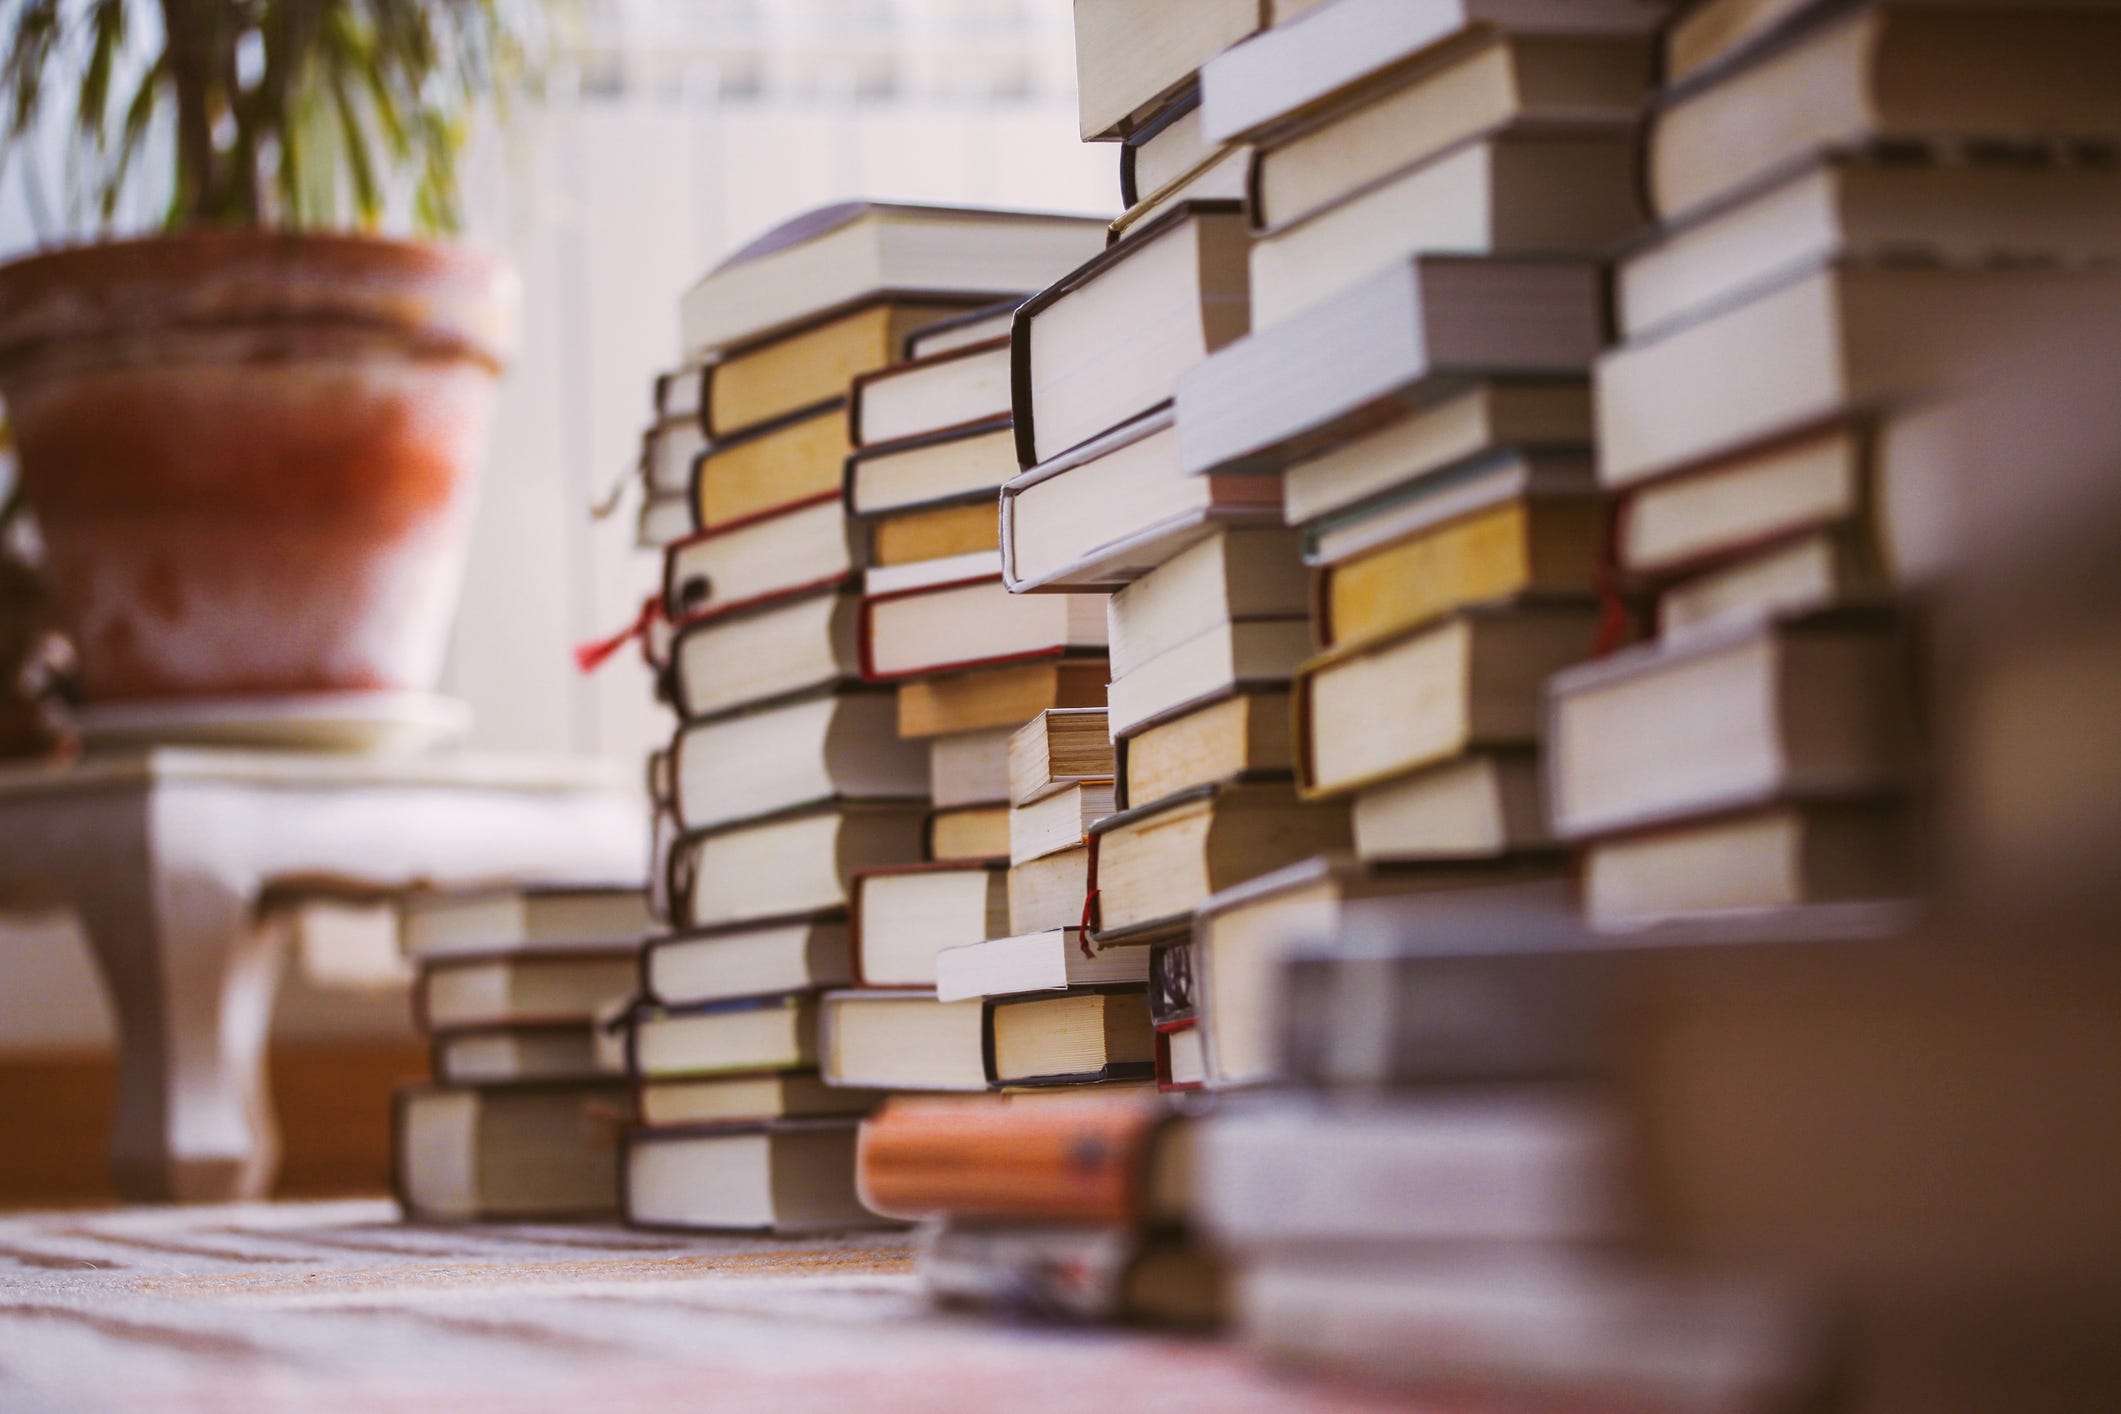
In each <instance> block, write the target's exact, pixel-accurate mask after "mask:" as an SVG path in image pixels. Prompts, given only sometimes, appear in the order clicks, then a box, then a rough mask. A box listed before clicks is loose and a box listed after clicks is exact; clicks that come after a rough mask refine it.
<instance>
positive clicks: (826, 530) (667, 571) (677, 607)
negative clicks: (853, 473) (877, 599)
mask: <svg viewBox="0 0 2121 1414" xmlns="http://www.w3.org/2000/svg"><path fill="white" fill-rule="evenodd" d="M860 563H861V535H860V529H859V527H857V526H855V525H854V524H853V523H851V522H850V521H849V520H848V519H847V516H846V514H845V512H843V511H842V510H841V509H840V498H839V496H838V494H837V493H833V494H830V495H827V496H824V497H821V498H819V499H818V500H816V501H813V502H811V503H810V504H808V505H802V506H796V507H794V508H792V509H789V510H786V511H781V512H778V513H776V514H774V515H769V516H764V517H761V518H760V519H758V520H752V521H745V522H743V523H741V524H738V525H731V526H725V527H723V528H722V529H720V530H710V531H706V532H702V533H697V534H693V535H688V536H685V537H684V538H682V539H679V540H674V541H672V542H670V544H669V546H668V547H667V548H666V549H665V551H664V555H663V616H664V617H665V618H667V619H669V620H670V621H671V622H672V623H678V622H681V621H683V620H685V619H688V618H691V617H693V616H695V615H698V614H703V613H707V612H710V611H714V610H721V609H734V608H737V607H739V606H742V605H751V604H757V603H759V602H761V601H763V600H766V599H770V598H773V597H776V596H779V595H785V594H789V593H792V592H794V591H796V590H800V589H817V588H820V587H822V586H825V585H830V584H840V583H844V582H845V581H846V580H847V579H848V578H849V577H851V576H852V575H853V573H854V571H855V569H856V568H857V567H858V566H859V565H860Z"/></svg>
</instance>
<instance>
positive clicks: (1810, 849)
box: [1552, 0, 2121, 927]
mask: <svg viewBox="0 0 2121 1414" xmlns="http://www.w3.org/2000/svg"><path fill="white" fill-rule="evenodd" d="M1742 8H1745V7H1740V6H1737V5H1735V4H1734V3H1731V0H1724V3H1720V4H1708V5H1703V6H1701V7H1699V8H1698V9H1696V10H1695V11H1692V12H1690V13H1689V14H1688V15H1687V17H1686V18H1685V20H1684V21H1682V22H1681V23H1680V24H1679V25H1678V26H1677V27H1676V28H1675V29H1674V31H1673V32H1672V36H1671V40H1670V44H1669V46H1668V54H1667V74H1668V78H1669V87H1668V88H1667V90H1666V92H1665V94H1664V95H1663V98H1662V100H1661V102H1660V104H1659V107H1658V111H1657V114H1656V117H1655V119H1654V120H1653V121H1652V123H1651V124H1650V127H1649V132H1648V138H1647V143H1646V149H1645V150H1646V157H1645V162H1646V165H1647V168H1648V188H1647V189H1648V191H1649V193H1650V197H1651V200H1652V202H1653V203H1654V205H1655V208H1656V215H1657V217H1658V218H1659V220H1660V222H1661V225H1660V227H1659V229H1658V231H1657V233H1656V235H1655V237H1654V238H1653V239H1652V240H1650V241H1648V242H1647V243H1645V244H1643V245H1641V246H1639V247H1638V248H1637V249H1635V250H1634V251H1633V252H1631V253H1630V254H1629V256H1628V257H1627V258H1626V260H1624V261H1623V262H1622V264H1621V266H1620V269H1619V272H1618V289H1619V310H1618V315H1619V325H1620V328H1621V331H1622V334H1623V336H1624V338H1625V340H1626V342H1625V343H1624V345H1623V346H1622V347H1620V348H1618V349H1616V350H1615V351H1614V352H1612V353H1611V354H1609V355H1607V356H1606V357H1605V358H1604V359H1603V360H1601V362H1600V364H1599V368H1598V374H1597V401H1598V409H1597V411H1598V427H1599V459H1598V460H1599V472H1600V476H1601V479H1602V481H1603V483H1604V484H1605V486H1606V487H1607V488H1609V489H1610V490H1612V491H1614V492H1616V493H1618V494H1619V495H1620V496H1622V497H1623V498H1624V500H1623V503H1622V508H1621V515H1620V524H1621V527H1622V533H1621V535H1620V537H1619V539H1618V559H1619V563H1620V567H1621V569H1622V570H1623V571H1625V572H1626V573H1628V574H1630V575H1632V576H1635V577H1638V578H1640V579H1643V580H1647V581H1649V582H1651V583H1653V584H1654V585H1655V586H1656V587H1657V589H1658V591H1659V592H1658V597H1657V618H1658V630H1659V632H1658V636H1657V641H1656V642H1655V643H1654V644H1650V645H1645V646H1642V647H1639V648H1636V649H1633V650H1631V651H1629V652H1627V653H1625V654H1619V655H1615V656H1614V657H1613V658H1611V659H1608V660H1607V661H1605V662H1603V663H1600V664H1597V665H1595V666H1592V667H1587V668H1584V669H1582V670H1580V671H1578V672H1574V673H1571V674H1568V675H1566V676H1564V677H1563V678H1561V679H1560V680H1558V681H1557V682H1556V683H1555V684H1554V689H1553V696H1554V710H1553V730H1554V762H1553V765H1554V775H1553V797H1552V807H1553V824H1554V827H1555V830H1556V832H1557V834H1558V835H1559V836H1561V837H1562V838H1564V839H1567V840H1569V841H1570V842H1572V843H1576V844H1579V845H1582V846H1584V848H1585V866H1584V877H1585V891H1586V908H1587V909H1588V912H1589V914H1590V916H1591V918H1592V919H1593V920H1594V921H1595V922H1597V923H1598V924H1600V925H1602V926H1611V927H1625V926H1644V925H1651V924H1655V923H1658V922H1661V921H1665V920H1670V919H1682V918H1687V917H1690V916H1696V915H1701V914H1712V913H1717V912H1725V911H1730V910H1738V909H1763V908H1779V907H1792V906H1798V905H1807V904H1831V903H1844V902H1850V901H1858V900H1867V899H1880V898H1897V897H1903V896H1905V895H1908V894H1910V893H1911V892H1914V891H1915V890H1916V889H1917V888H1918V887H1919V873H1920V871H1919V858H1918V855H1919V849H1918V844H1919V834H1920V831H1919V830H1918V829H1917V827H1916V823H1915V821H1914V820H1913V819H1912V818H1911V816H1912V813H1913V811H1912V807H1911V805H1910V798H1911V796H1912V794H1913V792H1914V788H1915V787H1916V786H1917V785H1918V783H1919V782H1920V780H1921V778H1922V776H1923V775H1924V771H1923V768H1922V763H1923V757H1924V752H1923V750H1922V747H1921V744H1920V736H1921V732H1920V725H1921V713H1920V712H1919V711H1918V710H1917V703H1916V702H1915V700H1914V699H1915V676H1916V666H1917V664H1918V662H1919V661H1920V654H1919V652H1918V649H1919V640H1920V637H1921V634H1920V630H1921V627H1922V626H1921V624H1920V623H1919V622H1918V621H1916V620H1915V618H1914V617H1913V616H1912V615H1911V614H1910V613H1909V612H1908V611H1907V610H1906V609H1905V608H1904V607H1903V605H1902V603H1901V598H1900V593H1899V591H1900V590H1902V589H1903V588H1905V587H1906V586H1907V585H1908V584H1909V582H1910V581H1911V580H1920V579H1921V578H1922V577H1923V575H1924V572H1925V566H1926V564H1927V563H1928V562H1929V561H1931V560H1933V559H1934V558H1935V556H1934V555H1933V554H1930V553H1928V552H1926V551H1925V549H1924V548H1923V536H1924V527H1925V521H1926V520H1927V519H1929V518H1933V517H1934V516H1935V515H1936V504H1937V502H1938V500H1939V499H1940V497H1941V496H1942V495H1944V494H1946V493H1947V491H1948V488H1943V487H1939V486H1937V485H1936V484H1935V483H1934V480H1933V479H1932V478H1931V477H1929V476H1927V475H1926V474H1925V467H1924V465H1923V463H1924V461H1925V460H1929V459H1930V458H1927V457H1926V456H1925V454H1924V453H1923V452H1922V450H1921V449H1920V448H1919V447H1916V446H1913V445H1911V444H1910V442H1909V440H1908V439H1907V438H1906V437H1905V436H1904V435H1903V434H1904V432H1905V430H1906V423H1907V418H1908V412H1907V410H1908V409H1910V408H1911V407H1912V406H1915V405H1919V403H1920V402H1921V400H1922V399H1923V398H1925V397H1926V396H1931V395H1936V394H1940V393H1943V392H1946V391H1948V390H1950V389H1951V388H1953V387H1954V386H1956V385H1957V384H1959V383H1962V382H1964V381H1965V380H1966V379H1968V378H1970V377H1973V376H1976V375H1977V374H1978V373H1979V372H1980V371H1981V368H1982V365H1983V363H1984V362H1985V361H1988V360H1992V359H1993V358H1994V357H1995V356H1996V344H1997V339H1998V338H1999V336H2000V335H2002V334H2003V333H2004V332H2006V331H2009V330H2014V329H2018V328H2023V327H2025V326H2027V325H2033V326H2037V325H2039V324H2041V323H2043V322H2052V321H2054V320H2055V319H2056V318H2057V317H2058V316H2059V315H2061V314H2063V313H2064V312H2066V311H2068V310H2069V309H2071V308H2072V307H2073V306H2075V305H2076V304H2077V303H2079V302H2080V301H2081V299H2082V298H2083V295H2084V292H2085V291H2086V290H2087V289H2089V288H2092V287H2094V286H2095V285H2096V284H2097V283H2099V282H2102V281H2110V279H2111V277H2110V276H2102V275H2100V274H2099V273H2097V272H2096V271H2093V272H2091V273H2089V274H2088V273H2087V271H2086V270H2085V268H2084V264H2085V262H2086V260H2087V259H2088V258H2095V257H2102V256H2103V257H2104V258H2106V259H2107V260H2111V259H2112V258H2113V257H2114V256H2116V255H2121V228H2117V227H2116V225H2115V223H2114V220H2113V213H2114V212H2115V211H2116V210H2117V209H2121V207H2117V201H2121V178H2117V176H2116V174H2115V172H2114V170H2113V167H2112V165H2111V163H2110V162H2101V161H2091V162H2089V163H2087V162H2085V161H2083V160H2081V157H2082V155H2083V153H2084V151H2085V150H2087V149H2096V148H2097V147H2098V145H2099V144H2100V143H2102V142H2105V143H2109V144H2110V143H2111V140H2112V138H2113V136H2114V134H2115V131H2116V127H2117V118H2121V109H2117V107H2116V104H2115V102H2114V97H2113V93H2112V90H2111V87H2110V86H2106V87H2101V86H2100V85H2099V84H2096V83H2093V82H2091V75H2090V74H2089V73H2088V72H2087V71H2086V70H2085V69H2084V68H2083V67H2082V66H2081V65H2079V64H2078V63H2077V61H2076V59H2075V58H2074V56H2075V55H2077V54H2079V53H2084V52H2092V51H2101V50H2103V51H2106V52H2111V50H2112V48H2113V46H2114V45H2115V44H2116V43H2117V42H2121V15H2116V14H2114V13H2112V12H2111V11H2108V12H2106V13H2096V12H2091V11H2078V12H2068V11H2066V10H2046V11H2037V10H2036V11H2033V12H2030V13H2028V12H2027V11H2026V10H2025V9H2024V7H2013V6H1998V5H1983V4H1971V5H1964V6H1956V7H1943V8H1921V9H1915V8H1910V7H1904V6H1898V5H1893V4H1889V3H1887V4H1868V5H1843V6H1827V7H1820V6H1811V7H1790V6H1784V7H1781V8H1782V9H1784V10H1790V11H1791V12H1792V13H1790V14H1789V15H1787V16H1786V17H1784V18H1783V19H1782V22H1781V23H1780V24H1778V25H1776V26H1774V27H1772V28H1771V29H1767V30H1763V31H1762V32H1760V33H1758V34H1754V35H1748V34H1746V33H1745V32H1744V31H1745V29H1746V28H1747V27H1746V26H1741V27H1740V28H1739V32H1737V33H1729V32H1726V31H1725V30H1724V29H1723V28H1721V26H1723V25H1724V24H1725V22H1727V21H1730V20H1732V19H1733V18H1735V17H1736V16H1737V15H1738V13H1739V11H1740V10H1741V9H1742ZM2110 76H2111V73H2110V72H2109V77H2110ZM2106 150H2107V151H2109V152H2110V151H2111V149H2110V147H2108V148H2107V149H2106ZM2088 282H2090V283H2089V284H2088Z"/></svg>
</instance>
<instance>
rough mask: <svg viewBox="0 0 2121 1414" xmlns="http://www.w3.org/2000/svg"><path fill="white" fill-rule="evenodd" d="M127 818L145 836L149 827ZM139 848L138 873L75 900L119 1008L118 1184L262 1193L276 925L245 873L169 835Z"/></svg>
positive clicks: (147, 1190) (266, 1171)
mask: <svg viewBox="0 0 2121 1414" xmlns="http://www.w3.org/2000/svg"><path fill="white" fill-rule="evenodd" d="M128 823H130V824H132V826H133V828H134V829H136V830H139V831H140V832H141V833H142V834H143V835H144V833H145V830H146V828H147V826H146V822H145V821H142V820H135V821H133V822H128ZM141 844H142V845H143V846H144V848H143V851H142V855H143V858H142V862H141V864H140V866H139V867H136V868H108V867H106V868H105V869H103V870H100V871H99V872H98V878H97V880H96V883H95V885H94V887H92V888H84V889H81V890H80V891H79V892H77V893H76V895H75V907H76V910H77V912H78V914H79V916H80V919H81V923H82V927H83V928H84V929H85V930H86V932H87V933H88V936H89V941H90V942H91V944H92V945H93V947H94V951H95V955H96V961H97V964H98V966H99V968H100V969H101V971H102V974H103V980H104V984H105V987H106V988H107V990H108V991H109V994H110V998H111V1002H112V1006H113V1009H114V1010H115V1011H116V1013H117V1023H118V1053H119V1054H118V1107H117V1116H116V1122H115V1124H114V1125H113V1128H112V1134H111V1166H112V1172H113V1176H114V1177H115V1178H116V1180H117V1185H118V1191H119V1193H120V1194H121V1195H122V1196H123V1197H125V1198H127V1199H129V1200H133V1201H155V1202H194V1203H196V1202H225V1201H229V1200H233V1199H240V1198H256V1197H261V1196H263V1195H264V1194H265V1192H266V1190H267V1189H268V1188H269V1187H270V1186H271V1183H272V1178H273V1173H274V1170H275V1169H276V1167H277V1166H278V1163H279V1134H278V1129H277V1126H276V1125H275V1123H274V1121H273V1116H272V1108H271V1102H270V1095H269V1093H268V1089H267V1083H266V1073H265V1043H266V1037H267V1031H268V1027H269V1025H270V1022H271V1018H272V1007H273V998H274V994H275V991H276V990H277V987H278V984H279V978H280V969H281V964H282V956H283V952H284V946H283V944H282V942H281V936H280V932H279V930H277V929H273V928H269V927H262V926H260V925H259V924H258V922H257V920H256V918H255V917H254V908H255V905H256V899H255V897H254V895H255V892H256V889H255V884H254V882H253V881H251V880H248V879H243V878H235V877H229V876H227V875H226V874H224V873H223V872H221V871H217V870H215V869H213V868H211V867H209V866H208V865H207V864H205V863H202V862H201V860H200V856H201V855H202V854H203V853H204V851H199V850H195V849H192V848H187V847H186V842H183V841H179V840H173V839H169V838H168V837H167V835H166V834H165V835H164V836H163V837H162V838H158V839H156V840H153V841H152V842H150V841H149V840H147V839H145V838H143V839H142V840H141ZM106 848H107V845H106ZM172 856H174V857H172ZM105 859H106V861H108V855H107V854H106V856H105Z"/></svg>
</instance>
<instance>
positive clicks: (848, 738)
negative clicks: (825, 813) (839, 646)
mask: <svg viewBox="0 0 2121 1414" xmlns="http://www.w3.org/2000/svg"><path fill="white" fill-rule="evenodd" d="M897 715H898V703H897V701H896V699H895V698H894V697H893V696H892V694H890V693H889V692H877V691H873V690H867V691H847V692H835V693H830V694H828V695H826V696H822V697H812V698H807V699H804V700H801V701H797V702H791V703H788V704H785V705H781V706H772V707H766V708H763V709H761V710H759V711H755V712H746V713H742V714H739V715H736V716H730V717H718V718H714V719H712V720H709V721H706V722H697V723H694V724H692V725H690V726H687V727H683V728H681V729H680V730H679V731H678V734H677V736H676V737H675V738H674V740H673V742H672V745H671V755H672V770H673V772H674V775H675V780H676V793H675V797H674V800H673V804H674V805H675V806H676V809H677V814H678V820H679V822H680V823H681V824H683V825H684V826H685V827H686V828H687V829H692V830H700V829H712V828H714V827H716V826H719V825H727V824H731V823H734V822H736V821H738V820H746V819H752V818H755V817H758V816H762V815H768V814H772V813H774V812H776V811H781V810H787V809H791V808H793V807H796V806H799V805H807V804H811V803H813V802H816V801H821V800H827V799H845V800H914V799H919V798H921V797H922V796H923V795H924V793H925V792H926V790H927V788H928V753H927V751H926V750H925V749H924V748H923V747H922V746H921V745H920V743H918V742H909V741H901V740H900V739H899V738H898V736H897V734H896V733H895V732H894V731H893V724H894V723H895V722H896V720H897Z"/></svg>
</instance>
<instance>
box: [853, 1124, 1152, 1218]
mask: <svg viewBox="0 0 2121 1414" xmlns="http://www.w3.org/2000/svg"><path fill="white" fill-rule="evenodd" d="M1167 1113H1168V1111H1167V1110H1166V1109H1164V1108H1163V1107H1161V1106H1158V1105H1155V1104H1151V1103H1144V1102H1142V1101H1141V1100H1139V1099H1138V1098H1135V1097H1129V1098H1128V1099H1126V1100H1115V1099H1109V1098H1105V1097H1090V1096H1085V1097H1084V1098H1083V1099H1082V1100H1081V1101H1080V1102H1075V1101H1072V1100H1063V1099H1058V1098H1056V1099H1052V1100H1046V1101H1042V1102H1041V1103H1038V1104H1035V1105H1031V1104H1026V1105H1013V1104H1007V1103H1002V1102H999V1101H995V1100H910V1099H896V1100H891V1101H889V1102H887V1103H886V1104H885V1106H884V1108H883V1109H882V1110H880V1111H879V1112H878V1113H877V1114H876V1115H874V1116H872V1117H871V1118H870V1119H868V1120H866V1121H864V1122H863V1124H862V1130H861V1138H860V1142H859V1146H858V1148H857V1150H856V1157H855V1184H856V1190H857V1191H858V1192H859V1193H860V1195H861V1199H862V1202H863V1204H864V1205H865V1206H866V1207H868V1208H869V1210H870V1211H871V1212H874V1213H878V1214H881V1215H883V1216H885V1217H896V1218H908V1219H918V1218H924V1217H928V1216H930V1215H932V1214H936V1213H949V1214H952V1215H954V1216H965V1217H987V1218H1052V1219H1060V1220H1064V1221H1078V1222H1131V1221H1134V1220H1135V1219H1136V1218H1137V1217H1139V1216H1140V1215H1141V1212H1142V1207H1143V1191H1144V1182H1145V1179H1146V1177H1147V1173H1146V1170H1147V1165H1148V1154H1149V1139H1150V1135H1151V1133H1152V1132H1153V1131H1154V1130H1155V1128H1156V1126H1157V1123H1158V1122H1159V1120H1161V1119H1162V1118H1163V1117H1164V1116H1165V1115H1166V1114H1167Z"/></svg>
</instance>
